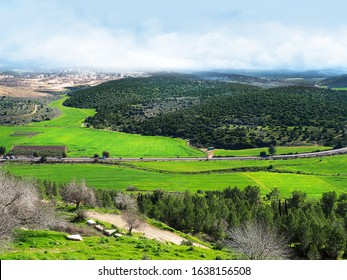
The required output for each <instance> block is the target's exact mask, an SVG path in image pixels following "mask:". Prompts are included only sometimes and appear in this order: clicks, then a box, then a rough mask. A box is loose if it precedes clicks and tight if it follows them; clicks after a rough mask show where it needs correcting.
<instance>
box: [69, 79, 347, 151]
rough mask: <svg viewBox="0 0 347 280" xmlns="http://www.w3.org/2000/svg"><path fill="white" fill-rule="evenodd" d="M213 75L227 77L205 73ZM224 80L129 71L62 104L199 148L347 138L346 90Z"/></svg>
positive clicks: (104, 122)
mask: <svg viewBox="0 0 347 280" xmlns="http://www.w3.org/2000/svg"><path fill="white" fill-rule="evenodd" d="M213 75H215V76H217V77H219V78H220V79H222V77H223V75H222V76H220V74H213V73H212V74H208V76H209V77H211V76H213ZM225 78H226V79H229V78H237V79H240V80H242V79H247V80H248V81H249V80H252V81H255V80H257V79H254V80H253V79H252V78H249V77H246V76H242V75H232V74H231V75H225ZM220 79H218V80H205V79H201V78H197V77H194V76H192V75H183V74H177V73H161V74H153V75H152V76H151V77H146V78H144V77H143V78H126V79H121V80H116V81H112V82H108V83H104V84H101V85H98V86H95V87H91V88H88V89H83V90H79V91H76V92H74V93H72V94H71V98H70V99H68V100H66V101H65V103H64V105H66V106H73V107H79V108H95V109H96V111H97V114H96V115H94V116H93V117H89V118H87V120H86V122H87V123H88V124H89V125H91V126H93V127H95V128H108V129H112V130H116V131H122V132H127V133H138V134H142V135H162V136H171V137H180V138H183V139H189V142H190V144H192V145H195V146H196V147H209V146H213V147H216V148H224V149H244V148H252V147H265V146H269V145H270V144H273V145H276V144H278V145H290V144H293V145H300V144H307V143H310V144H316V143H319V144H324V145H327V146H335V145H337V144H340V142H341V143H342V144H344V143H345V142H346V131H345V126H346V124H347V95H346V94H345V93H344V92H340V91H332V90H327V89H322V88H317V87H308V86H285V87H277V88H271V89H264V88H260V87H256V86H252V85H247V84H240V83H231V82H222V81H220ZM346 144H347V143H346Z"/></svg>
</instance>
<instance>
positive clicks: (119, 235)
mask: <svg viewBox="0 0 347 280" xmlns="http://www.w3.org/2000/svg"><path fill="white" fill-rule="evenodd" d="M114 236H115V237H121V236H122V235H121V234H120V233H115V234H114Z"/></svg>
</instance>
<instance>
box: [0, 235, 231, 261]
mask: <svg viewBox="0 0 347 280" xmlns="http://www.w3.org/2000/svg"><path fill="white" fill-rule="evenodd" d="M66 235H67V234H64V233H61V232H54V231H43V230H40V231H34V230H28V231H19V235H18V236H17V238H16V240H15V241H14V242H13V244H12V246H11V248H10V249H9V250H6V251H3V252H0V259H1V260H90V259H95V260H130V259H132V260H140V259H142V258H143V257H144V256H147V257H149V258H150V259H153V260H201V259H206V260H213V259H216V258H217V257H218V258H220V259H233V258H235V257H234V256H233V255H232V254H231V253H230V252H227V251H226V250H212V249H202V248H197V247H190V246H180V245H174V244H168V243H161V242H159V241H155V240H149V239H146V238H143V237H139V236H138V235H134V236H122V237H119V238H114V237H100V236H84V237H83V240H82V241H80V242H76V241H69V240H67V239H66Z"/></svg>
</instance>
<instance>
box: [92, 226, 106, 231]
mask: <svg viewBox="0 0 347 280" xmlns="http://www.w3.org/2000/svg"><path fill="white" fill-rule="evenodd" d="M94 227H95V229H96V230H98V231H104V227H103V226H101V225H95V226H94Z"/></svg>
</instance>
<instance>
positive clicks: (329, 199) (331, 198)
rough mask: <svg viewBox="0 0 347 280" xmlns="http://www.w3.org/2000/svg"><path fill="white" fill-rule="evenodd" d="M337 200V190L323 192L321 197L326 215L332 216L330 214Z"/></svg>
mask: <svg viewBox="0 0 347 280" xmlns="http://www.w3.org/2000/svg"><path fill="white" fill-rule="evenodd" d="M336 200H337V195H336V192H334V191H332V192H326V193H323V195H322V198H321V205H322V210H323V212H324V214H325V217H328V216H330V214H331V213H332V212H333V208H334V205H335V202H336Z"/></svg>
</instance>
